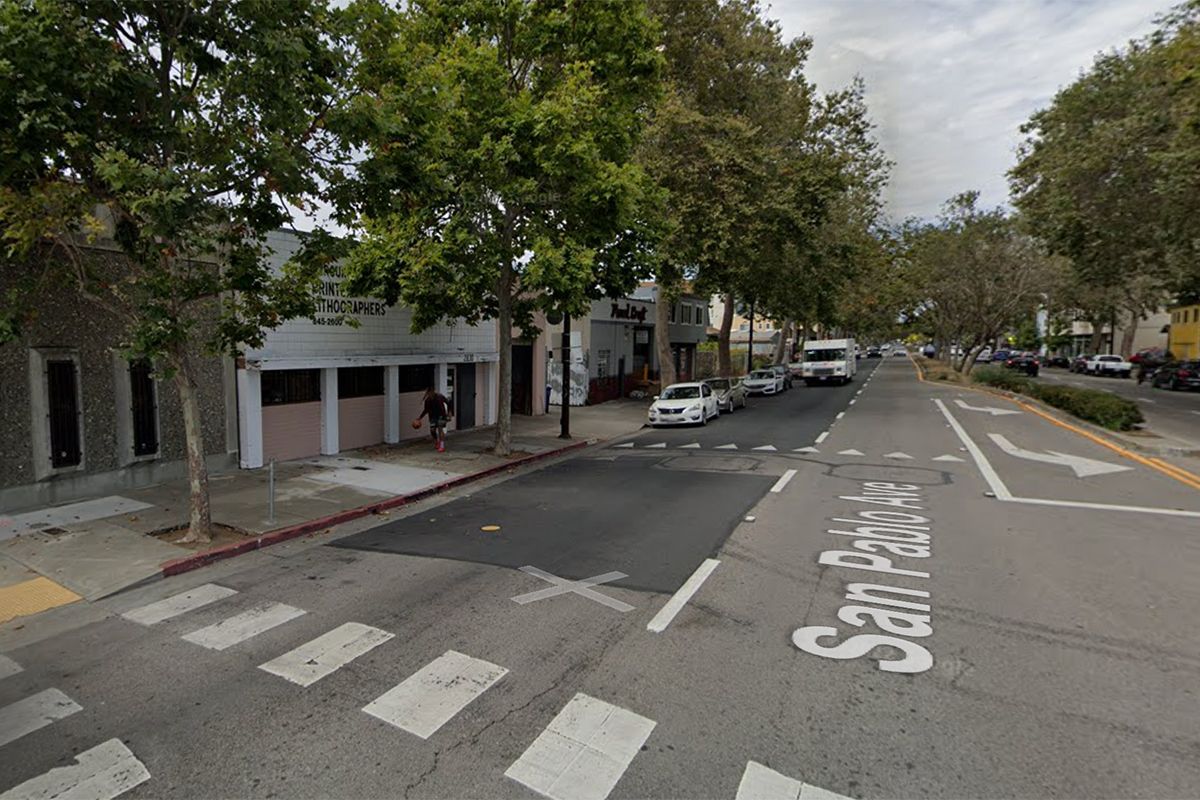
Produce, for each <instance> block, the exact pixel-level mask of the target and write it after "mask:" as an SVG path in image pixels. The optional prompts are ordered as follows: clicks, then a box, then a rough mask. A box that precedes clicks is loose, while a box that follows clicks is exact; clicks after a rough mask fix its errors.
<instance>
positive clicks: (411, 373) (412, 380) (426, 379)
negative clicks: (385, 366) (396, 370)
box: [400, 364, 433, 393]
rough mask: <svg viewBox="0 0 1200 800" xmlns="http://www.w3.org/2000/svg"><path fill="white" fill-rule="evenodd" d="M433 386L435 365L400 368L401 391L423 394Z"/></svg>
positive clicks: (414, 365) (412, 365) (409, 365)
mask: <svg viewBox="0 0 1200 800" xmlns="http://www.w3.org/2000/svg"><path fill="white" fill-rule="evenodd" d="M432 385H433V364H407V365H405V366H402V367H400V391H401V392H402V393H403V392H423V391H425V390H426V389H428V388H429V387H430V386H432Z"/></svg>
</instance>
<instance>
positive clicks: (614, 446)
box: [613, 442, 633, 449]
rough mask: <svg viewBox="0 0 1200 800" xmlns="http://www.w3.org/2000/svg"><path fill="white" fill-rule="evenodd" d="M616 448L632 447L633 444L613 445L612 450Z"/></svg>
mask: <svg viewBox="0 0 1200 800" xmlns="http://www.w3.org/2000/svg"><path fill="white" fill-rule="evenodd" d="M617 447H633V442H622V443H621V444H614V445H613V448H614V449H615V448H617Z"/></svg>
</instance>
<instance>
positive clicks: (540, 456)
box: [161, 439, 595, 578]
mask: <svg viewBox="0 0 1200 800" xmlns="http://www.w3.org/2000/svg"><path fill="white" fill-rule="evenodd" d="M592 444H595V440H592V439H585V440H583V441H580V442H573V443H572V444H569V445H566V446H565V447H559V448H555V449H554V450H547V451H545V452H543V453H534V454H532V455H529V456H526V457H525V458H521V459H517V460H516V461H512V462H509V463H507V464H497V465H496V466H494V467H488V468H487V469H482V470H479V471H478V472H472V473H470V474H469V475H462V476H459V477H457V478H452V479H450V480H448V481H443V482H442V483H437V484H434V485H433V486H429V487H426V488H424V489H421V490H420V491H416V492H413V493H412V494H401V495H396V496H395V497H389V498H387V499H385V500H380V501H379V502H377V503H370V504H368V505H365V506H358V507H357V508H347V509H345V510H344V511H339V512H337V513H336V514H330V515H329V516H327V517H321V518H320V519H312V520H308V521H307V522H301V523H300V524H299V525H292V526H290V527H287V528H279V529H278V530H273V531H268V532H267V533H264V534H262V535H261V536H255V537H254V538H252V539H247V540H245V541H243V542H232V543H230V544H226V545H221V546H220V547H214V548H212V549H211V550H202V551H200V552H197V553H192V554H190V555H186V556H183V557H181V558H175V559H172V560H170V561H165V562H163V564H162V568H161V573H162V577H164V578H166V577H169V576H171V575H181V574H183V573H185V572H191V571H192V570H194V569H199V568H200V567H203V566H207V565H208V564H212V563H213V562H216V561H222V560H224V559H226V558H232V557H233V556H237V555H241V554H242V553H247V552H250V551H252V550H261V549H262V548H264V547H269V546H271V545H273V544H278V543H279V542H286V541H288V540H289V539H296V538H299V537H301V536H304V535H306V534H309V533H312V532H313V531H318V530H321V529H322V528H329V527H332V526H334V525H340V524H342V523H343V522H349V521H350V520H354V519H360V518H362V517H365V516H368V515H369V514H377V513H379V512H380V511H386V510H388V509H392V508H399V507H400V506H404V505H408V504H409V503H415V502H416V501H418V500H424V499H425V498H427V497H432V496H433V495H435V494H440V493H442V492H445V491H447V490H449V489H453V488H455V487H458V486H462V485H464V484H467V483H473V482H474V481H477V480H481V479H483V478H487V477H489V476H491V475H496V474H498V473H501V472H505V471H507V470H511V469H514V468H516V467H523V466H525V465H527V464H532V463H534V462H537V461H544V460H545V459H548V458H553V457H555V456H560V455H563V454H564V453H570V452H572V451H575V450H580V449H582V448H584V447H588V446H590V445H592Z"/></svg>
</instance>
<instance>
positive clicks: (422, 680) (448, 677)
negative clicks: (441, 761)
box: [363, 650, 508, 739]
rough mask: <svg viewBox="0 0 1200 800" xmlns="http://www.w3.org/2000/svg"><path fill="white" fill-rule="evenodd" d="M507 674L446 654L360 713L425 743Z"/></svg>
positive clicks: (456, 654)
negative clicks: (410, 734)
mask: <svg viewBox="0 0 1200 800" xmlns="http://www.w3.org/2000/svg"><path fill="white" fill-rule="evenodd" d="M507 674H508V670H507V669H505V668H504V667H501V666H497V665H496V664H492V663H491V662H488V661H484V660H482V659H479V658H472V657H471V656H467V655H463V654H462V653H459V652H456V651H454V650H447V651H446V652H445V653H443V654H442V655H440V656H438V657H437V658H435V659H434V660H433V661H431V662H429V663H428V664H426V665H425V666H424V667H422V668H421V669H419V670H418V671H417V672H415V673H413V674H412V675H410V676H409V677H407V678H405V679H404V680H403V681H402V682H401V683H399V684H398V685H396V686H395V687H393V688H392V689H389V690H388V691H387V692H385V693H384V694H382V695H380V696H379V697H377V698H376V699H374V700H372V701H371V702H370V703H368V704H367V705H366V706H365V707H364V708H363V711H365V712H367V713H368V714H370V715H371V716H373V717H376V718H378V719H381V720H383V721H384V722H387V723H389V724H391V725H395V726H396V727H397V728H400V729H401V730H405V731H408V732H409V733H412V734H415V735H417V736H420V737H421V738H422V739H428V738H429V737H430V736H432V735H433V734H434V733H435V732H436V731H437V729H438V728H440V727H442V726H443V725H445V724H446V723H447V722H449V721H450V720H451V719H452V718H453V717H454V715H455V714H457V713H458V712H459V711H462V710H463V709H464V708H466V707H467V705H468V704H469V703H470V702H471V701H472V700H474V699H475V698H476V697H478V696H479V695H481V694H483V693H484V692H485V691H487V690H488V689H489V688H490V687H491V686H492V684H494V683H495V682H496V681H498V680H500V679H501V678H503V677H504V676H505V675H507Z"/></svg>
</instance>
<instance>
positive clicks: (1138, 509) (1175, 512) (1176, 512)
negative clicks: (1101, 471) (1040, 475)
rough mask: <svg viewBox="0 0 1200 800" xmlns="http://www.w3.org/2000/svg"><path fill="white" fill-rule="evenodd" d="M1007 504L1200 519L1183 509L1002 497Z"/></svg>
mask: <svg viewBox="0 0 1200 800" xmlns="http://www.w3.org/2000/svg"><path fill="white" fill-rule="evenodd" d="M1000 499H1001V500H1003V501H1004V502H1006V503H1022V504H1024V505H1030V506H1058V507H1059V508H1083V509H1091V510H1094V511H1129V512H1131V513H1135V514H1159V515H1162V516H1166V517H1190V518H1195V519H1200V511H1185V510H1184V509H1182V508H1147V507H1145V506H1119V505H1111V504H1109V503H1086V502H1083V501H1082V500H1042V499H1041V498H1038V497H1002V498H1000Z"/></svg>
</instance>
